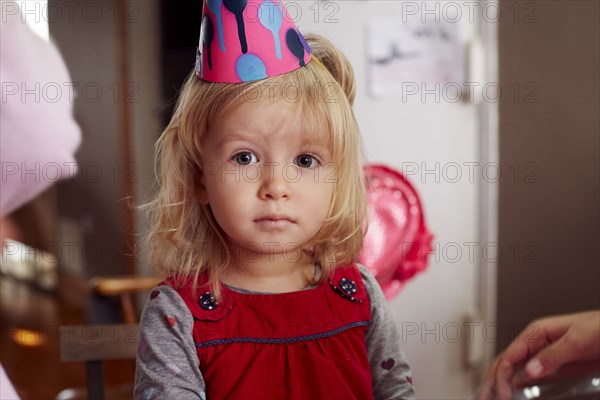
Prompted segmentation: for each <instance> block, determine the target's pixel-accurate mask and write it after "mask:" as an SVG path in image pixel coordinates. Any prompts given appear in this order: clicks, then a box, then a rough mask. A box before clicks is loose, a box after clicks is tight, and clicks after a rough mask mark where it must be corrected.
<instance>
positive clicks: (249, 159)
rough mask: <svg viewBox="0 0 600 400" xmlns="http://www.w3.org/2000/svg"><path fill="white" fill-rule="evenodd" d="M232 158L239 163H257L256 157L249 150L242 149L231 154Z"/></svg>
mask: <svg viewBox="0 0 600 400" xmlns="http://www.w3.org/2000/svg"><path fill="white" fill-rule="evenodd" d="M233 160H234V161H235V162H236V163H238V164H240V165H248V164H252V163H257V162H258V158H256V156H255V155H254V154H252V153H250V152H249V151H242V152H241V153H238V154H236V155H235V156H233Z"/></svg>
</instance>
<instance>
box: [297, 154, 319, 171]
mask: <svg viewBox="0 0 600 400" xmlns="http://www.w3.org/2000/svg"><path fill="white" fill-rule="evenodd" d="M296 164H297V165H298V166H300V167H302V168H316V167H318V166H319V161H317V159H316V158H314V157H313V156H311V155H308V154H301V155H299V156H298V157H296Z"/></svg>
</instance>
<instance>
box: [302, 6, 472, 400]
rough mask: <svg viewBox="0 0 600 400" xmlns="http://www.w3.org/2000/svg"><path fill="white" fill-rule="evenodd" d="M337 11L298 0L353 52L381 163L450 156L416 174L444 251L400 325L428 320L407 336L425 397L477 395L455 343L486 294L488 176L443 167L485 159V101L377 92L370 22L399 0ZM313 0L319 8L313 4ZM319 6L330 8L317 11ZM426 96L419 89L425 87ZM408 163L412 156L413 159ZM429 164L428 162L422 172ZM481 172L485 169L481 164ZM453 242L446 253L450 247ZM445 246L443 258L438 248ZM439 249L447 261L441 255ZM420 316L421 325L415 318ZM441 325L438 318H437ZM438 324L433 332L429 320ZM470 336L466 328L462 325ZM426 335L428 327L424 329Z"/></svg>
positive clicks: (371, 143)
mask: <svg viewBox="0 0 600 400" xmlns="http://www.w3.org/2000/svg"><path fill="white" fill-rule="evenodd" d="M335 3H336V4H337V7H338V8H337V11H336V13H335V15H333V16H331V17H332V18H335V19H337V20H338V22H335V23H325V22H323V17H324V15H330V14H328V12H332V11H331V10H333V9H329V10H327V9H325V8H324V5H325V4H326V3H322V2H319V3H315V2H310V1H306V2H296V4H302V5H303V13H302V15H301V17H300V18H299V19H298V20H297V25H298V27H299V29H300V30H301V31H302V32H303V33H308V32H317V33H321V34H324V35H325V36H327V37H328V38H330V39H331V40H332V41H333V42H334V43H335V44H336V45H337V46H338V47H339V48H340V49H341V50H342V51H343V52H344V53H345V54H346V55H347V56H348V58H349V59H350V61H351V63H352V65H353V67H354V71H355V74H356V76H357V89H358V93H357V100H356V104H355V109H356V115H357V118H358V122H359V125H360V127H361V131H362V134H363V138H364V141H365V145H366V149H367V154H368V158H369V160H370V162H372V163H385V164H388V165H390V166H393V167H396V168H397V169H401V167H402V165H403V163H416V164H417V165H418V166H419V168H420V169H421V166H422V163H425V166H426V168H427V169H433V168H434V166H435V164H436V163H439V165H440V174H439V176H438V178H436V176H435V175H434V174H428V175H424V174H422V173H418V174H416V175H414V176H411V177H409V179H410V180H411V182H412V183H413V184H414V185H415V186H416V189H417V190H418V192H419V193H420V196H421V200H422V203H423V207H424V210H425V215H426V218H427V223H428V225H429V228H430V230H431V231H432V232H433V233H434V235H435V239H434V241H435V242H438V243H439V248H440V251H436V252H435V253H434V254H432V255H431V256H430V266H429V270H428V271H426V272H425V273H423V274H422V275H419V276H418V277H417V278H416V279H414V281H412V282H410V283H409V284H408V285H407V286H406V287H405V289H404V291H403V292H401V293H400V295H399V296H398V297H396V298H395V299H394V300H393V301H392V303H391V304H392V307H393V311H394V313H395V314H396V318H397V320H398V326H399V327H400V328H401V329H402V328H406V327H407V326H408V325H410V328H414V327H415V326H416V327H418V329H419V332H418V333H416V334H410V335H406V341H405V342H404V343H402V346H403V348H404V351H405V353H406V355H407V357H408V358H409V361H410V362H411V363H412V368H413V374H414V383H415V387H416V390H417V395H418V397H420V398H426V399H432V398H468V397H469V395H470V393H472V390H473V388H472V386H473V383H472V381H471V380H472V377H471V375H470V374H469V373H467V372H466V370H465V369H464V368H463V361H464V357H463V346H464V343H463V340H459V341H457V342H456V343H450V341H449V340H445V339H450V340H453V339H454V338H455V336H456V334H457V333H458V332H457V330H456V329H454V328H453V326H454V325H449V324H458V325H459V326H461V327H464V326H463V325H462V324H463V318H464V317H465V315H466V313H467V312H468V311H470V310H471V309H473V308H474V307H475V305H476V301H477V293H476V291H475V288H476V279H477V270H476V268H477V265H478V264H477V262H478V258H477V257H475V258H474V260H473V262H470V260H469V257H468V256H467V254H466V252H467V251H468V247H465V246H464V245H463V243H464V242H477V240H478V229H479V226H478V224H479V220H478V207H479V205H478V184H477V181H475V182H469V180H468V179H467V177H466V176H465V174H466V173H467V172H468V171H467V169H463V170H462V173H463V179H460V180H459V181H458V182H456V183H451V182H449V181H444V179H443V176H442V172H441V169H442V168H443V167H444V165H446V164H447V163H449V162H456V163H458V164H459V165H461V166H462V165H463V163H465V162H467V163H468V162H477V161H478V160H479V157H478V146H479V143H478V140H479V139H478V130H477V123H478V121H477V109H476V106H475V105H473V104H472V103H465V102H457V103H450V102H445V101H443V100H442V101H441V102H439V103H436V102H435V101H434V99H433V96H430V97H428V98H426V100H427V101H426V102H422V101H421V100H420V98H416V99H415V100H414V101H409V102H402V99H398V100H376V99H373V98H371V97H369V95H368V93H367V87H366V72H367V71H366V68H367V62H366V39H365V36H366V25H367V22H368V21H369V19H370V18H372V17H393V16H397V17H398V18H400V15H401V12H402V9H401V2H399V1H368V2H367V1H364V2H362V1H350V0H345V1H337V2H335ZM310 7H312V8H310ZM315 7H320V10H321V15H320V18H319V19H315V11H314V8H315ZM460 24H461V25H460V30H461V32H462V36H463V39H464V40H467V39H470V37H471V36H472V35H473V34H474V27H473V26H472V24H469V23H466V22H465V21H461V23H460ZM415 97H419V96H415ZM405 165H406V164H405ZM421 172H422V171H421ZM475 172H476V173H481V170H480V169H477V168H475ZM453 243H457V244H459V246H460V250H461V251H462V256H461V257H460V258H458V259H457V260H456V261H455V262H452V259H454V253H453V252H452V251H451V249H452V248H456V246H454V245H453ZM444 249H445V253H447V254H446V256H444ZM435 254H437V256H438V257H436V256H435ZM436 258H437V260H436ZM415 324H416V325H415ZM436 324H438V325H436ZM423 328H426V329H427V330H429V331H430V333H428V334H426V332H424V331H423V330H422V329H423ZM461 333H462V334H463V336H466V331H462V332H461ZM423 335H424V336H423Z"/></svg>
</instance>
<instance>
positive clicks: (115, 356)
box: [56, 276, 161, 400]
mask: <svg viewBox="0 0 600 400" xmlns="http://www.w3.org/2000/svg"><path fill="white" fill-rule="evenodd" d="M160 281H161V279H159V278H153V277H139V276H119V277H95V278H92V279H91V280H90V281H89V287H90V290H91V292H92V293H93V294H94V295H97V296H116V297H118V298H119V299H120V302H121V310H122V313H123V320H124V322H125V323H123V324H87V325H73V326H61V327H60V359H61V361H62V362H85V366H86V380H87V387H86V388H69V389H65V390H63V391H62V392H60V393H59V394H58V396H57V397H56V400H72V399H82V398H87V400H104V398H105V394H106V391H105V388H104V370H103V361H107V360H127V359H135V356H136V352H137V346H138V328H139V326H138V324H137V322H138V317H137V312H136V307H135V297H134V296H136V295H137V294H138V293H140V292H144V291H148V290H150V289H151V288H153V287H154V286H156V285H157V284H158V283H159V282H160ZM123 391H125V392H128V393H129V394H131V393H132V392H133V388H132V387H131V386H128V387H127V388H125V389H121V392H123ZM85 393H87V397H85Z"/></svg>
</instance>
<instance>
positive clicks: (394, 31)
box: [367, 17, 464, 98]
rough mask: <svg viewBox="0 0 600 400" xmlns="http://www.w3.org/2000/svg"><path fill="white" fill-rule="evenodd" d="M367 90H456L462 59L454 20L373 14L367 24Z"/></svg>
mask: <svg viewBox="0 0 600 400" xmlns="http://www.w3.org/2000/svg"><path fill="white" fill-rule="evenodd" d="M367 29H368V32H367V33H368V34H367V47H368V48H367V62H368V77H367V79H368V90H369V93H370V95H371V96H373V97H376V98H397V97H401V96H404V97H406V93H407V92H411V91H414V90H415V88H418V89H417V90H419V92H423V91H424V90H430V91H433V90H437V91H443V90H447V91H452V90H454V91H460V89H459V87H462V86H463V80H464V72H463V70H464V67H463V64H464V60H463V51H462V46H461V44H460V41H459V27H458V24H456V23H452V22H448V21H445V20H444V19H438V20H437V21H435V19H432V20H428V21H424V22H423V21H421V19H417V18H415V19H405V20H404V21H403V20H402V18H400V17H399V18H377V19H373V20H371V21H369V23H368V25H367Z"/></svg>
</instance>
